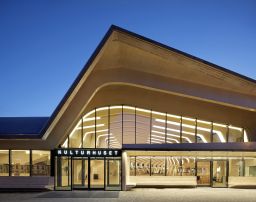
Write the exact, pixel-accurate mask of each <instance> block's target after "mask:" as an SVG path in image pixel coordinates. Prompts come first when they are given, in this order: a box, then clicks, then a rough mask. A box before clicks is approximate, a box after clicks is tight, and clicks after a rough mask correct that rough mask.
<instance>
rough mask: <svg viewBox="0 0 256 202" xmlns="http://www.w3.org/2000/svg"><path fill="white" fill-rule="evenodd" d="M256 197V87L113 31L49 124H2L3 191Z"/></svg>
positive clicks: (22, 120) (21, 120) (37, 120)
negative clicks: (220, 190)
mask: <svg viewBox="0 0 256 202" xmlns="http://www.w3.org/2000/svg"><path fill="white" fill-rule="evenodd" d="M201 186H205V187H212V188H215V187H229V188H256V80H254V79H252V78H249V77H246V76H243V75H241V74H238V73H236V72H233V71H231V70H228V69H226V68H223V67H220V66H218V65H216V64H213V63H210V62H207V61H205V60H203V59H200V58H197V57H195V56H192V55H190V54H187V53H184V52H182V51H180V50H177V49H174V48H171V47H169V46H166V45H164V44H161V43H159V42H156V41H153V40H151V39H148V38H146V37H143V36H141V35H138V34H136V33H133V32H130V31H128V30H125V29H123V28H120V27H117V26H114V25H112V26H111V27H110V29H109V30H108V32H107V33H106V35H105V36H104V37H103V39H102V41H101V42H100V43H99V45H98V47H97V48H96V50H95V51H94V52H93V54H92V56H91V57H90V58H89V60H88V62H87V63H86V64H85V66H84V68H83V69H82V70H81V72H80V73H79V75H78V76H77V78H76V79H75V81H74V82H73V84H72V85H71V87H70V88H69V90H68V91H67V93H66V94H65V95H64V97H63V99H62V100H61V102H60V103H59V105H58V106H57V107H56V109H55V110H54V112H53V113H52V115H51V116H50V117H0V190H4V189H6V190H10V189H18V190H21V189H25V190H27V189H31V190H32V189H34V190H38V189H47V190H67V191H72V190H77V189H79V190H106V191H109V190H123V191H125V190H131V189H134V188H136V187H152V188H165V187H176V188H177V187H182V188H196V187H201Z"/></svg>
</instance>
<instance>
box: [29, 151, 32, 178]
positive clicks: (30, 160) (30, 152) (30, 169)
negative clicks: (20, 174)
mask: <svg viewBox="0 0 256 202" xmlns="http://www.w3.org/2000/svg"><path fill="white" fill-rule="evenodd" d="M29 176H32V150H31V149H30V150H29Z"/></svg>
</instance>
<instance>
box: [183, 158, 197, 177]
mask: <svg viewBox="0 0 256 202" xmlns="http://www.w3.org/2000/svg"><path fill="white" fill-rule="evenodd" d="M194 175H195V158H194V157H182V176H194Z"/></svg>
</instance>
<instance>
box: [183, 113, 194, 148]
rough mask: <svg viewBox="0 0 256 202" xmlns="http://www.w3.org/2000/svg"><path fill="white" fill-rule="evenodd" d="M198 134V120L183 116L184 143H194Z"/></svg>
mask: <svg viewBox="0 0 256 202" xmlns="http://www.w3.org/2000/svg"><path fill="white" fill-rule="evenodd" d="M195 134H196V120H195V119H191V118H186V117H182V143H194V142H195Z"/></svg>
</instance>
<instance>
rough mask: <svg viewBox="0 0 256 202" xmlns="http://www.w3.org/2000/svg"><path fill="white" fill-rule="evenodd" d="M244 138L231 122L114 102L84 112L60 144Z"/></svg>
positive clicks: (113, 145)
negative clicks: (208, 119) (216, 121)
mask: <svg viewBox="0 0 256 202" xmlns="http://www.w3.org/2000/svg"><path fill="white" fill-rule="evenodd" d="M211 142H220V143H225V142H248V137H247V133H246V130H245V129H244V128H242V127H237V126H233V125H231V124H223V123H215V122H211V121H207V120H201V119H197V118H191V117H184V116H179V115H174V114H168V113H162V112H157V111H152V110H148V109H143V108H138V107H132V106H126V105H115V106H108V107H100V108H96V109H95V110H92V111H90V112H88V113H86V114H85V115H84V116H83V117H82V118H81V119H80V120H79V121H78V123H77V124H76V126H75V128H74V129H73V130H72V132H71V133H70V134H69V136H68V138H67V139H66V140H65V141H64V143H63V144H62V147H64V148H67V147H70V148H121V147H122V144H173V143H211Z"/></svg>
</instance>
